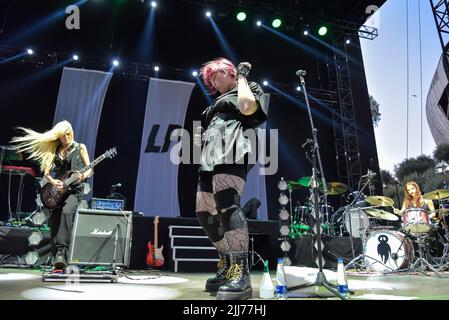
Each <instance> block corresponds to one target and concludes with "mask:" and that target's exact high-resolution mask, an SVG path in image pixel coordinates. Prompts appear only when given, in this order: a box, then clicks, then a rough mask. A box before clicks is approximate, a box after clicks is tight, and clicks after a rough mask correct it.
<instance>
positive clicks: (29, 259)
mask: <svg viewBox="0 0 449 320" xmlns="http://www.w3.org/2000/svg"><path fill="white" fill-rule="evenodd" d="M38 261H39V254H38V253H37V252H36V251H30V252H28V253H27V254H26V256H25V263H26V264H27V265H29V266H34V265H35V264H36V263H37V262H38Z"/></svg>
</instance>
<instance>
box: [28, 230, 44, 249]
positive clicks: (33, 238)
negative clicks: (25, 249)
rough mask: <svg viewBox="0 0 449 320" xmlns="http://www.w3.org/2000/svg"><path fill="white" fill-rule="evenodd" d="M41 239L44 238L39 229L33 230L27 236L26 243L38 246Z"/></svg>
mask: <svg viewBox="0 0 449 320" xmlns="http://www.w3.org/2000/svg"><path fill="white" fill-rule="evenodd" d="M42 240H44V237H43V236H42V233H41V232H40V231H33V232H32V233H31V234H30V236H29V237H28V243H29V244H30V246H38V245H39V243H41V241H42Z"/></svg>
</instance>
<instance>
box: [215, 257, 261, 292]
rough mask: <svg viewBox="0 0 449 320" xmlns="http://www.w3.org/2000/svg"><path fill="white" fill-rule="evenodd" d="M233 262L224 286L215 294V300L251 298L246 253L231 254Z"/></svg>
mask: <svg viewBox="0 0 449 320" xmlns="http://www.w3.org/2000/svg"><path fill="white" fill-rule="evenodd" d="M232 256H233V259H234V262H233V263H232V265H231V268H230V269H229V271H228V274H227V278H228V281H227V282H226V284H224V285H222V286H221V287H220V288H219V289H218V292H217V300H245V299H249V298H251V297H252V296H253V288H252V287H251V278H250V276H249V268H248V252H238V253H235V254H234V253H232Z"/></svg>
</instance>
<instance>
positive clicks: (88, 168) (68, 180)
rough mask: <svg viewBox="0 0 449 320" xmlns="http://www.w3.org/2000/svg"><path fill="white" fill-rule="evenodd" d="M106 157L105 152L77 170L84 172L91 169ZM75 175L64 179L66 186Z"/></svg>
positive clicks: (71, 181) (72, 180) (73, 179)
mask: <svg viewBox="0 0 449 320" xmlns="http://www.w3.org/2000/svg"><path fill="white" fill-rule="evenodd" d="M105 158H106V156H105V154H102V155H101V156H99V157H98V158H97V159H95V160H94V161H92V162H91V163H89V164H88V165H87V166H85V167H84V168H82V169H81V170H80V171H79V172H80V173H84V172H86V171H87V170H90V169H92V168H93V167H95V166H96V165H97V164H99V163H100V162H101V161H103V160H104V159H105ZM75 180H76V177H75V176H74V175H72V176H71V177H70V178H67V179H66V180H65V181H64V184H65V185H66V186H68V185H70V184H72V183H73V182H75Z"/></svg>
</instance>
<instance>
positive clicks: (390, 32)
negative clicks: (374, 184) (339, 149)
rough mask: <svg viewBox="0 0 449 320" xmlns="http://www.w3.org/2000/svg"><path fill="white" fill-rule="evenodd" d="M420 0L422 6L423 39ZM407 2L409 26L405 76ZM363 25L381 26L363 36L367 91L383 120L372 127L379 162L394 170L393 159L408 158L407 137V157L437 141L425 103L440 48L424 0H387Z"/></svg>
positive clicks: (429, 148)
mask: <svg viewBox="0 0 449 320" xmlns="http://www.w3.org/2000/svg"><path fill="white" fill-rule="evenodd" d="M418 1H419V4H420V7H421V43H420V36H419V25H420V24H419V14H418V12H419V10H418ZM406 2H408V32H409V45H408V48H409V49H408V53H409V54H408V55H409V63H408V67H409V68H408V77H407V15H406V12H407V10H406V6H407V3H406ZM366 25H372V26H377V28H378V29H379V36H378V37H377V38H376V39H374V40H365V39H361V48H362V53H363V60H364V65H365V71H366V78H367V83H368V91H369V93H370V94H371V95H372V96H373V97H374V99H376V101H377V102H378V103H379V105H380V113H381V120H380V123H379V125H378V126H377V127H375V129H374V131H375V136H376V145H377V154H378V157H379V165H380V168H381V169H384V170H389V171H390V172H392V173H393V172H394V165H395V164H399V163H400V162H402V161H403V160H404V159H406V158H407V140H408V157H409V158H411V157H417V156H419V155H420V154H421V151H422V153H423V154H425V155H429V156H431V155H432V154H433V151H434V150H435V147H436V144H435V141H434V140H433V137H432V134H431V132H430V128H429V124H428V122H427V117H426V109H425V105H426V100H427V94H428V92H429V87H430V84H431V81H432V78H433V75H434V73H435V70H436V67H437V65H438V62H439V59H440V57H441V52H442V49H441V45H440V41H439V38H438V32H437V28H436V25H435V20H434V17H433V14H432V9H431V7H430V1H428V0H387V2H386V3H385V4H384V5H383V6H382V7H381V8H380V9H379V10H378V11H377V12H376V13H375V14H374V15H373V16H372V17H371V18H370V19H369V20H368V21H367V23H366ZM420 48H422V49H421V56H420ZM421 57H422V58H421ZM421 60H422V68H421V62H420V61H421ZM421 70H422V77H421ZM407 78H408V80H409V81H408V82H409V84H408V85H407ZM421 84H422V94H421ZM407 87H409V90H408V93H409V94H407ZM407 96H408V97H409V120H408V127H409V130H408V132H409V135H408V139H407V100H408V99H407ZM421 101H422V105H421ZM421 107H422V110H421ZM421 111H422V113H421ZM421 114H422V117H421ZM421 120H422V131H423V134H422V150H421Z"/></svg>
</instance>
